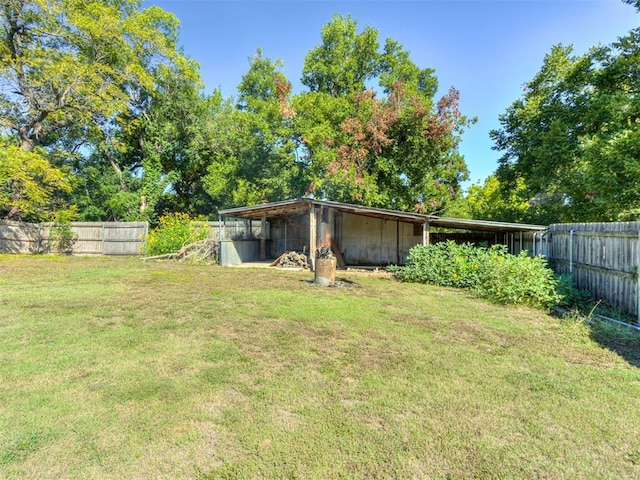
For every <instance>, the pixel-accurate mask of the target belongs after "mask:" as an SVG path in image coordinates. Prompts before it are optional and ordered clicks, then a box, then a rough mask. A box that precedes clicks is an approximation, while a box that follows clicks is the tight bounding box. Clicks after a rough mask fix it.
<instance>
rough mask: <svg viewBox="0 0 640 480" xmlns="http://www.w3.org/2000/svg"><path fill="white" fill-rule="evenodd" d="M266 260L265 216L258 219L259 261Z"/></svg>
mask: <svg viewBox="0 0 640 480" xmlns="http://www.w3.org/2000/svg"><path fill="white" fill-rule="evenodd" d="M266 259H267V217H266V216H265V215H263V216H262V218H261V219H260V260H261V261H263V262H264V261H265V260H266Z"/></svg>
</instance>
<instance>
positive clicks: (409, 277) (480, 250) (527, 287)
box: [392, 241, 561, 309]
mask: <svg viewBox="0 0 640 480" xmlns="http://www.w3.org/2000/svg"><path fill="white" fill-rule="evenodd" d="M392 271H393V273H394V275H395V276H396V278H398V279H400V280H402V281H408V282H420V283H429V284H433V285H441V286H448V287H456V288H465V289H468V290H470V291H471V292H473V293H474V294H475V295H477V296H479V297H482V298H487V299H489V300H491V301H493V302H495V303H501V304H513V305H531V306H532V307H535V308H542V309H550V308H552V307H553V306H555V305H557V304H558V303H559V302H560V300H561V296H560V295H559V294H558V292H557V286H558V281H557V279H556V278H555V277H554V274H553V271H552V270H551V269H550V268H549V267H548V266H547V263H546V261H545V260H543V259H542V258H540V257H534V258H531V257H528V256H527V255H526V252H522V253H521V254H520V255H518V256H514V255H510V254H509V253H507V250H506V247H505V246H498V245H495V246H493V247H491V248H485V247H474V246H473V245H471V244H469V243H466V244H462V245H457V244H456V243H454V242H451V241H449V242H442V243H436V244H433V245H426V246H423V245H418V246H415V247H413V248H412V249H411V251H410V252H409V257H408V259H407V265H406V266H405V267H394V268H393V269H392Z"/></svg>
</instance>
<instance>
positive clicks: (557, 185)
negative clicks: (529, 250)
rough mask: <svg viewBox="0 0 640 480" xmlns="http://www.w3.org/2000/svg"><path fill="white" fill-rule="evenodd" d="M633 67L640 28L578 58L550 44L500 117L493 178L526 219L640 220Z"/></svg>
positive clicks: (639, 107)
mask: <svg viewBox="0 0 640 480" xmlns="http://www.w3.org/2000/svg"><path fill="white" fill-rule="evenodd" d="M627 3H630V4H635V5H637V3H636V2H631V1H629V2H627ZM639 61H640V29H634V30H632V31H630V32H629V33H628V34H627V35H626V36H624V37H620V38H619V39H618V40H617V41H616V42H614V43H612V44H611V45H607V46H597V47H594V48H592V49H591V50H590V51H589V52H588V53H586V54H583V55H575V54H574V52H573V49H572V47H566V46H562V45H556V46H554V47H553V48H552V49H551V52H550V53H549V54H548V55H547V56H546V57H545V58H544V62H543V65H542V67H541V69H540V71H539V72H538V73H537V74H536V75H535V76H534V78H533V79H532V80H531V81H530V82H529V83H528V84H527V85H526V88H525V89H524V93H523V95H522V97H521V98H519V99H517V100H516V101H515V102H513V104H512V105H511V106H510V107H509V108H507V110H506V112H505V113H504V114H503V115H501V116H500V123H501V128H500V129H499V130H495V131H493V132H491V137H492V138H493V140H494V142H495V149H496V150H499V151H501V152H503V156H502V158H501V159H500V166H499V168H498V170H497V177H498V179H499V180H500V183H501V184H502V185H503V186H504V188H503V189H502V192H503V194H505V195H508V194H509V192H510V190H511V189H516V190H517V192H515V193H516V196H517V198H518V199H519V201H521V202H529V204H530V206H529V208H527V210H526V211H525V215H524V217H525V219H526V220H528V221H534V222H538V223H554V222H575V221H627V220H637V219H640V183H639V182H637V180H636V179H637V178H638V176H639V175H640V147H639V145H640V122H638V118H639V116H638V112H639V111H640V103H639V99H638V95H637V92H638V90H639V89H640V76H638V63H639Z"/></svg>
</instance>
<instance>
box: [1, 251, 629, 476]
mask: <svg viewBox="0 0 640 480" xmlns="http://www.w3.org/2000/svg"><path fill="white" fill-rule="evenodd" d="M338 276H339V277H346V278H348V279H351V280H353V281H354V282H356V283H354V284H348V285H347V286H345V287H342V288H324V287H317V286H314V285H312V284H310V283H309V282H308V281H309V280H311V279H312V278H313V276H312V274H311V273H309V272H285V271H277V270H272V269H233V268H221V267H218V266H203V265H186V264H176V263H164V262H162V263H153V262H148V263H142V262H141V261H140V259H137V258H104V257H103V258H77V257H70V258H58V257H24V256H0V478H3V479H134V478H135V479H147V478H148V479H165V478H166V479H181V478H193V479H217V478H227V479H231V478H239V479H244V478H247V479H250V478H301V479H314V478H317V479H329V478H345V479H347V478H348V479H352V478H362V479H370V478H389V479H396V478H443V479H444V478H453V479H455V478H566V479H577V478H612V479H620V478H640V369H638V368H637V367H635V366H633V365H632V364H630V363H629V362H627V361H626V360H625V359H624V358H622V357H621V356H619V355H618V354H616V353H614V352H612V351H610V350H608V349H606V348H604V347H602V346H600V345H599V344H598V343H596V342H594V341H593V340H592V339H591V338H590V335H589V330H588V329H587V328H585V327H584V326H583V325H582V324H579V323H576V322H561V321H560V320H558V319H556V318H553V317H550V316H547V315H545V314H543V313H540V312H537V311H534V310H529V309H518V308H503V307H498V306H494V305H491V304H488V303H486V302H483V301H479V300H476V299H473V298H471V297H469V296H468V295H466V294H464V293H461V292H458V291H455V290H449V289H443V288H435V287H429V286H424V285H413V284H402V283H398V282H396V281H394V280H392V279H390V278H384V277H383V276H374V275H362V274H358V275H356V274H353V273H349V272H339V273H338Z"/></svg>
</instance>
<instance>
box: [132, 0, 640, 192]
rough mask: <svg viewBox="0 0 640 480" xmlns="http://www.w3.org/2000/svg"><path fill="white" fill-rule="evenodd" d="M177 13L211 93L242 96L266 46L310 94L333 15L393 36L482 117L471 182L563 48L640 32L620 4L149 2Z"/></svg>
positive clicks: (473, 141)
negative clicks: (309, 78)
mask: <svg viewBox="0 0 640 480" xmlns="http://www.w3.org/2000/svg"><path fill="white" fill-rule="evenodd" d="M143 5H144V6H149V5H158V6H160V7H161V8H163V9H164V10H167V11H170V12H172V13H174V14H175V15H176V16H177V17H178V18H179V19H180V22H181V24H182V28H181V33H180V43H181V45H182V47H183V48H184V52H185V53H186V54H187V55H188V56H190V57H191V58H193V59H195V60H197V61H198V62H199V63H200V65H201V74H202V77H203V80H204V82H205V88H206V90H207V92H209V91H211V90H212V89H214V88H219V89H220V90H221V91H222V93H223V94H224V95H225V96H234V95H235V94H236V87H237V85H238V84H239V83H240V80H241V78H242V75H243V74H244V73H245V72H246V71H247V69H248V67H249V63H248V58H249V57H250V56H251V55H252V54H253V53H254V52H255V51H256V49H257V48H258V47H260V48H262V49H263V52H264V55H265V56H267V57H270V58H272V59H281V60H282V61H283V62H284V73H285V74H286V75H287V77H288V79H289V80H290V81H291V82H292V83H293V86H294V91H295V90H298V91H299V90H300V88H301V85H300V82H299V79H300V76H301V74H302V65H303V62H304V58H305V56H306V54H307V52H308V51H309V50H311V49H312V48H314V47H315V46H316V45H318V44H319V43H320V30H321V28H322V26H323V25H324V24H326V23H327V22H328V21H329V20H330V19H331V16H332V14H334V13H341V14H345V15H346V14H349V15H351V16H352V18H353V19H355V20H357V21H358V24H359V28H363V27H364V26H365V25H370V26H372V27H374V28H376V29H377V30H378V32H379V40H380V43H383V42H384V39H385V38H388V37H390V38H393V39H394V40H396V41H398V42H399V43H400V44H401V45H403V46H404V47H405V48H406V49H407V50H409V51H410V52H411V58H412V60H413V61H414V62H415V63H416V64H417V65H418V66H419V67H421V68H434V69H435V71H436V76H437V77H438V80H439V85H440V90H441V94H444V93H445V92H446V91H447V90H448V89H449V87H451V86H454V87H456V88H457V89H458V90H459V91H460V109H461V111H462V113H463V114H465V115H467V116H469V117H473V116H476V117H478V122H477V123H476V124H475V125H473V126H472V127H471V128H470V129H469V130H468V131H467V132H466V133H465V134H464V136H463V140H462V143H461V145H460V151H461V153H462V154H463V155H464V156H465V159H466V161H467V165H468V166H469V171H470V181H471V182H474V183H475V182H478V181H482V180H484V179H485V178H486V177H487V176H488V175H490V174H491V173H492V172H493V171H494V170H495V169H496V167H497V160H498V158H499V157H500V154H499V152H495V151H493V150H492V148H491V147H492V142H491V140H490V138H489V131H490V130H492V129H495V128H499V126H500V124H499V122H498V115H500V114H501V113H503V112H504V111H505V109H506V108H507V107H508V106H509V105H510V104H511V103H512V102H513V101H514V100H516V99H517V98H518V97H519V96H520V95H521V93H522V86H523V84H524V83H525V82H527V81H529V80H530V79H531V78H532V77H533V76H534V75H535V74H536V73H537V72H538V70H539V69H540V67H541V65H542V60H543V58H544V56H545V54H546V53H548V52H549V51H550V49H551V47H552V46H553V45H555V44H557V43H563V44H565V45H570V44H571V45H573V46H574V48H575V51H576V53H584V52H586V51H587V50H588V49H589V47H591V46H594V45H597V44H599V43H602V44H608V43H611V42H612V41H614V40H615V39H616V38H617V37H619V36H622V35H624V34H626V33H627V32H628V31H629V30H630V29H632V28H634V27H636V26H640V14H637V13H636V12H635V10H634V9H633V8H632V7H631V6H629V5H626V4H624V3H622V2H621V1H620V0H493V1H487V0H466V1H465V0H412V1H403V0H399V1H389V0H388V1H367V0H352V1H344V2H333V1H323V0H299V1H290V0H289V1H287V0H278V1H274V0H262V1H248V0H235V1H220V0H159V1H145V2H144V3H143Z"/></svg>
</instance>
